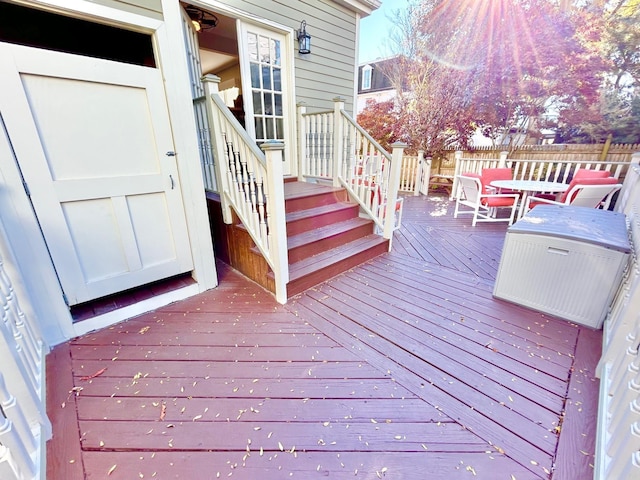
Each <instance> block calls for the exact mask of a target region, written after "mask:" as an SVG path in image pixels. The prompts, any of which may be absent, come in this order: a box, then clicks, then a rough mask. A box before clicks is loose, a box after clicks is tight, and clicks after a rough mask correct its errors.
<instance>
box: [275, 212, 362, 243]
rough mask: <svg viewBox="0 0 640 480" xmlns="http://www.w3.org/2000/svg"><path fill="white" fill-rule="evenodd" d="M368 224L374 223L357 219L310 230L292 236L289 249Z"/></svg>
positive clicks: (289, 239)
mask: <svg viewBox="0 0 640 480" xmlns="http://www.w3.org/2000/svg"><path fill="white" fill-rule="evenodd" d="M366 224H372V221H371V220H368V219H366V218H360V217H355V218H351V219H349V220H345V221H343V222H338V223H334V224H331V225H327V226H325V227H321V228H316V229H314V230H309V231H306V232H303V233H299V234H297V235H292V236H290V237H289V238H288V241H287V247H288V248H289V249H292V248H297V247H300V246H302V245H306V244H309V243H313V242H316V241H319V240H322V239H324V238H328V237H333V236H336V235H339V234H341V233H344V232H347V231H349V230H353V229H355V228H358V227H361V226H363V225H366ZM372 228H373V227H372Z"/></svg>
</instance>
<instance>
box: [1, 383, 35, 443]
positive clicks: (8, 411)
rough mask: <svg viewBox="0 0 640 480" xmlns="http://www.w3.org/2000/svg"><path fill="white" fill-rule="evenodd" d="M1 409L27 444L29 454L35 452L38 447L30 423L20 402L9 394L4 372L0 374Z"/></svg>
mask: <svg viewBox="0 0 640 480" xmlns="http://www.w3.org/2000/svg"><path fill="white" fill-rule="evenodd" d="M0 407H2V408H0V412H4V415H5V416H6V417H7V418H8V419H10V421H11V423H12V424H13V426H14V427H15V429H16V432H17V433H18V435H19V436H20V438H21V439H22V441H23V443H24V444H25V448H26V449H27V450H28V451H29V452H35V451H36V449H37V448H38V446H37V445H36V441H35V439H34V438H33V434H32V433H31V428H30V427H29V422H28V421H27V419H26V417H25V416H24V412H23V411H22V408H21V406H20V404H19V403H18V400H17V399H16V397H14V396H13V395H11V392H9V389H8V388H7V385H6V383H5V381H4V376H3V375H2V372H0Z"/></svg>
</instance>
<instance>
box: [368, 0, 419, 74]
mask: <svg viewBox="0 0 640 480" xmlns="http://www.w3.org/2000/svg"><path fill="white" fill-rule="evenodd" d="M408 3H409V0H382V5H381V6H380V8H379V9H377V10H375V11H374V12H373V13H372V14H371V15H369V16H368V17H365V18H363V19H362V20H361V21H360V50H359V57H360V58H359V61H360V63H364V62H369V61H371V60H375V59H376V58H385V57H388V56H390V55H392V54H393V53H394V52H392V51H391V50H390V45H389V42H388V40H387V39H388V36H389V30H390V29H391V28H392V27H393V24H392V22H391V21H390V20H389V19H388V18H387V17H388V16H389V15H391V14H392V13H393V12H395V11H396V10H401V9H404V8H406V7H407V4H408Z"/></svg>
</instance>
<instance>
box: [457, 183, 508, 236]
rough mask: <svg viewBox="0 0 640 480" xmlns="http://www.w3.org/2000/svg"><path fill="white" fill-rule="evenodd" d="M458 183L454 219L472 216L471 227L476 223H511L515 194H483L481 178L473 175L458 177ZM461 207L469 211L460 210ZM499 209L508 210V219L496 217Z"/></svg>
mask: <svg viewBox="0 0 640 480" xmlns="http://www.w3.org/2000/svg"><path fill="white" fill-rule="evenodd" d="M458 182H459V183H458V185H459V189H458V194H457V198H456V208H455V211H454V213H453V217H454V218H458V215H461V214H467V213H470V214H473V220H472V221H471V225H472V226H474V227H475V226H476V223H477V222H509V225H511V224H512V223H513V219H514V218H515V214H516V209H517V207H518V197H519V195H518V194H517V193H484V188H483V186H482V181H481V177H480V175H475V174H464V175H458ZM463 206H464V207H468V208H469V210H462V209H461V207H463ZM499 208H510V209H511V214H510V215H509V217H508V218H501V217H498V215H497V210H498V209H499Z"/></svg>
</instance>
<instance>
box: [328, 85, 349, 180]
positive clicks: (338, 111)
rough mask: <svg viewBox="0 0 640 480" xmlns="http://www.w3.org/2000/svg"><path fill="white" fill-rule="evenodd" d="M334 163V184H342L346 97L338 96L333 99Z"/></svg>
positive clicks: (332, 169)
mask: <svg viewBox="0 0 640 480" xmlns="http://www.w3.org/2000/svg"><path fill="white" fill-rule="evenodd" d="M333 102H334V103H333V152H332V153H333V163H332V167H331V175H332V176H333V186H334V187H339V186H340V180H339V177H340V165H342V163H343V161H344V160H346V159H343V158H342V156H343V155H344V120H343V118H342V110H344V99H343V98H342V97H336V98H334V99H333Z"/></svg>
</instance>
